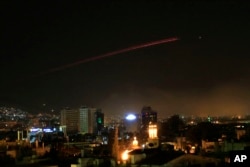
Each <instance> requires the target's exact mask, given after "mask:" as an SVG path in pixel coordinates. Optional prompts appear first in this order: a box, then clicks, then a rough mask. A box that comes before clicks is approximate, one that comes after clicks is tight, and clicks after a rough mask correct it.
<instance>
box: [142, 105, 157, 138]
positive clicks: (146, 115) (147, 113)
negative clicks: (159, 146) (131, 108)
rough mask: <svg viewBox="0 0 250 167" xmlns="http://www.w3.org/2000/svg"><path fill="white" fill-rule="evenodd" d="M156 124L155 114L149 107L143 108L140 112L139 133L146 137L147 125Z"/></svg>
mask: <svg viewBox="0 0 250 167" xmlns="http://www.w3.org/2000/svg"><path fill="white" fill-rule="evenodd" d="M150 124H151V125H152V124H157V112H156V111H153V110H152V108H151V107H150V106H144V107H143V108H142V110H141V132H142V133H143V134H145V135H148V127H149V125H150Z"/></svg>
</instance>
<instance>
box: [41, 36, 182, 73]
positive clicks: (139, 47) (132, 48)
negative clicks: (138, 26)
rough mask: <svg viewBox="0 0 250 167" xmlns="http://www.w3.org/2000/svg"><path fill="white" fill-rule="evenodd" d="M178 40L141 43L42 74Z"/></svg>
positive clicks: (169, 39) (174, 38) (167, 39)
mask: <svg viewBox="0 0 250 167" xmlns="http://www.w3.org/2000/svg"><path fill="white" fill-rule="evenodd" d="M178 40H179V38H177V37H172V38H166V39H161V40H157V41H151V42H148V43H143V44H139V45H134V46H130V47H128V48H124V49H120V50H116V51H113V52H108V53H105V54H101V55H99V56H94V57H90V58H86V59H82V60H79V61H76V62H73V63H70V64H66V65H63V66H60V67H57V68H53V69H50V70H49V71H47V72H44V73H42V74H46V73H50V72H56V71H61V70H64V69H66V68H70V67H74V66H77V65H79V64H83V63H87V62H91V61H95V60H100V59H104V58H107V57H111V56H114V55H117V54H121V53H126V52H129V51H133V50H137V49H141V48H147V47H150V46H154V45H160V44H164V43H170V42H175V41H178Z"/></svg>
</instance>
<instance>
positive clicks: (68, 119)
mask: <svg viewBox="0 0 250 167" xmlns="http://www.w3.org/2000/svg"><path fill="white" fill-rule="evenodd" d="M79 123H80V120H79V110H74V109H70V108H65V109H63V110H61V125H62V126H66V133H65V132H64V133H65V134H68V133H76V132H78V131H79Z"/></svg>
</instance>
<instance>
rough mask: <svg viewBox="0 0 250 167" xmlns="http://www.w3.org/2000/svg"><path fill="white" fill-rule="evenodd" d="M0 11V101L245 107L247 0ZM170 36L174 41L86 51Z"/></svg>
mask: <svg viewBox="0 0 250 167" xmlns="http://www.w3.org/2000/svg"><path fill="white" fill-rule="evenodd" d="M1 17H2V19H1V29H2V30H1V38H2V40H1V41H2V44H1V46H0V47H1V53H0V68H1V69H0V76H1V80H0V81H1V82H0V105H1V106H13V107H18V108H20V109H23V110H26V111H28V112H36V113H38V112H42V111H45V110H46V111H51V110H52V109H54V110H55V111H60V109H61V108H62V107H71V108H76V107H80V106H82V105H86V106H92V107H97V108H102V110H103V112H104V113H105V114H106V115H108V116H111V115H119V114H120V115H122V114H124V113H127V112H137V113H138V112H140V111H141V109H142V107H143V106H145V105H146V106H151V107H152V108H153V109H154V110H156V111H157V112H158V113H159V116H160V117H167V116H170V115H172V114H180V115H198V116H208V115H211V116H221V115H237V114H242V115H245V114H250V43H249V40H250V6H249V4H244V3H240V2H239V1H212V2H209V1H194V0H193V1H185V2H183V1H177V2H176V1H138V2H127V1H116V0H106V1H102V2H98V1H89V2H88V1H84V2H79V3H62V2H60V1H53V2H49V3H47V2H44V1H36V2H32V3H27V2H15V3H14V2H10V1H8V2H5V3H3V2H1ZM173 37H177V38H178V39H179V40H177V41H175V42H169V43H164V44H159V45H154V46H150V47H145V48H140V49H136V50H132V51H129V52H124V53H119V54H114V55H112V56H109V57H103V58H100V59H95V58H98V56H101V55H104V54H106V53H111V52H113V51H119V50H121V49H124V48H130V47H133V46H137V45H141V44H144V43H150V42H152V41H159V40H162V39H167V38H173ZM89 58H94V59H93V60H92V61H88V62H87V61H85V60H88V59H89ZM80 61H82V63H79V64H77V65H73V66H71V67H69V68H66V67H67V65H69V64H72V63H76V62H80ZM57 68H59V70H56V71H55V70H53V69H57ZM43 104H46V106H44V105H43Z"/></svg>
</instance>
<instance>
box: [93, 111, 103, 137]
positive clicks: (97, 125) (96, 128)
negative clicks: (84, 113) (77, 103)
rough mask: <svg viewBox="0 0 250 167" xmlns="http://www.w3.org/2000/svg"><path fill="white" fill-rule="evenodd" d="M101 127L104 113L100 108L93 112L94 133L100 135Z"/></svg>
mask: <svg viewBox="0 0 250 167" xmlns="http://www.w3.org/2000/svg"><path fill="white" fill-rule="evenodd" d="M103 128H104V113H102V111H101V109H98V110H97V111H96V112H95V126H94V133H95V134H97V135H101V132H102V130H103Z"/></svg>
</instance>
